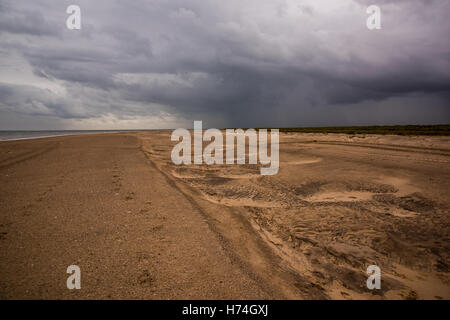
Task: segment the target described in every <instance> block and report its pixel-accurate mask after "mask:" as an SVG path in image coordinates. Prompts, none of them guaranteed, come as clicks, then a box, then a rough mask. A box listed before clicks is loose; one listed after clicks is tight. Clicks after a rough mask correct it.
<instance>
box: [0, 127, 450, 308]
mask: <svg viewBox="0 0 450 320" xmlns="http://www.w3.org/2000/svg"><path fill="white" fill-rule="evenodd" d="M170 133H171V132H170V131H156V132H147V133H135V134H133V133H117V134H95V135H88V136H69V137H56V138H48V139H38V140H27V141H8V142H1V143H0V179H1V184H0V186H1V195H0V203H1V214H0V297H1V298H3V299H5V298H8V299H10V298H15V299H17V298H29V299H41V298H43V299H72V298H73V299H108V298H113V299H115V298H135V299H185V298H186V299H225V298H229V299H260V298H262V299H284V298H287V299H359V298H360V299H417V298H418V299H449V298H450V276H449V272H450V267H449V266H450V225H449V222H450V219H449V209H450V196H449V193H448V190H449V187H450V185H449V183H450V179H449V178H450V139H449V138H446V137H398V136H369V135H357V136H349V135H339V134H328V135H324V134H295V133H291V134H281V136H280V171H279V173H278V174H277V175H275V176H261V175H259V165H220V166H219V165H211V166H207V165H190V166H185V165H184V166H175V165H174V164H173V163H172V162H171V159H170V152H171V149H172V147H173V145H174V143H173V142H171V141H170ZM72 264H75V265H78V266H80V268H81V273H82V284H81V286H82V289H81V290H68V289H67V287H66V279H67V277H68V274H66V268H67V266H69V265H72ZM371 264H376V265H378V266H379V267H380V268H381V272H382V288H381V290H372V291H371V290H368V289H367V287H366V279H367V274H366V268H367V267H368V266H369V265H371Z"/></svg>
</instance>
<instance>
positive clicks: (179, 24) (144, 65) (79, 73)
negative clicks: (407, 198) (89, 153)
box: [0, 0, 450, 127]
mask: <svg viewBox="0 0 450 320" xmlns="http://www.w3.org/2000/svg"><path fill="white" fill-rule="evenodd" d="M375 2H377V3H378V4H379V5H380V6H381V8H382V26H383V27H382V29H381V30H378V31H369V30H368V29H367V28H366V26H365V23H366V18H367V14H366V11H365V9H366V7H367V6H368V5H369V4H373V1H370V2H369V1H365V0H343V1H339V2H337V1H331V0H323V1H313V0H307V1H284V0H283V1H281V0H280V1H278V0H258V1H257V0H251V1H245V2H242V1H237V0H230V1H202V0H186V1H180V0H172V1H150V0H148V1H143V0H142V1H133V2H132V3H126V2H124V1H106V0H100V1H86V0H79V1H77V5H79V6H80V7H81V13H82V30H80V31H74V30H68V29H66V28H65V19H66V17H67V14H66V13H65V10H66V8H67V6H68V5H70V4H72V2H71V1H50V0H39V1H24V0H15V1H2V0H0V47H1V50H0V55H1V59H2V60H3V62H2V63H1V64H0V113H2V112H3V113H5V114H6V113H8V118H14V117H13V116H12V115H13V114H14V113H17V114H18V115H20V116H21V117H23V116H30V117H31V116H36V117H37V116H39V119H42V117H44V118H45V117H46V116H48V117H53V118H54V119H62V120H64V121H66V120H70V119H74V120H76V119H78V120H77V121H78V122H76V123H77V125H80V126H81V127H82V126H83V121H90V122H89V123H95V121H96V120H95V119H102V117H103V118H104V117H112V118H113V119H115V120H114V121H116V122H114V121H113V122H111V123H109V122H108V125H111V126H114V125H115V124H117V125H118V126H121V125H120V123H121V121H122V120H126V121H128V120H129V119H142V121H141V122H139V125H145V123H146V122H145V121H150V120H148V119H157V120H158V121H159V123H162V122H163V121H167V124H168V125H169V124H170V125H173V124H174V123H180V124H181V123H185V121H186V120H188V121H191V120H193V119H200V120H204V121H206V122H207V125H209V126H242V127H252V126H293V125H327V124H330V125H331V124H332V125H347V124H370V123H376V124H380V123H404V122H405V120H407V122H409V123H448V122H449V120H450V108H449V105H448V101H449V99H448V98H449V95H450V43H449V41H448V40H447V39H448V31H449V30H450V22H449V20H448V19H447V13H448V12H449V11H450V10H449V9H450V8H449V2H448V1H437V0H432V1H419V0H408V1H388V0H380V1H375ZM14 70H20V72H18V73H17V72H14ZM1 73H3V75H2V74H1ZM402 116H403V117H402ZM146 119H147V120H146ZM177 119H178V120H177ZM40 121H41V120H40ZM80 121H81V122H80ZM99 121H100V120H99ZM136 121H137V120H136ZM177 121H178V122H177ZM12 122H14V121H12ZM12 122H11V121H10V122H9V123H12ZM18 123H25V122H18ZM86 123H87V122H86ZM123 123H128V122H123ZM150 123H152V122H151V121H150V122H149V125H150ZM0 124H1V123H0ZM99 125H103V124H102V123H100V122H99ZM42 126H43V127H44V126H48V122H47V121H42Z"/></svg>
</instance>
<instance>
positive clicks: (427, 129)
mask: <svg viewBox="0 0 450 320" xmlns="http://www.w3.org/2000/svg"><path fill="white" fill-rule="evenodd" d="M280 132H305V133H346V134H393V135H424V136H450V125H429V126H419V125H408V126H361V127H358V126H357V127H310V128H301V127H299V128H280Z"/></svg>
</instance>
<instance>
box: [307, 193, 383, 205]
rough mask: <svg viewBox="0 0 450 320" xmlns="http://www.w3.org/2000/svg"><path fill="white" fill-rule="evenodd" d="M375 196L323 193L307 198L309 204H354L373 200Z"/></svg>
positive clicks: (371, 194)
mask: <svg viewBox="0 0 450 320" xmlns="http://www.w3.org/2000/svg"><path fill="white" fill-rule="evenodd" d="M373 195H374V194H373V193H372V192H365V191H342V192H337V191H335V192H321V193H316V194H314V195H312V196H309V197H307V198H306V199H305V200H306V201H309V202H354V201H366V200H371V199H372V196H373Z"/></svg>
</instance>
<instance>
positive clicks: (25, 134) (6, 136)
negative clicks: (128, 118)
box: [0, 130, 121, 141]
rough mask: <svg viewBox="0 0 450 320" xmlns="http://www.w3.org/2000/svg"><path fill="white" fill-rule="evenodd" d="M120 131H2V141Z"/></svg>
mask: <svg viewBox="0 0 450 320" xmlns="http://www.w3.org/2000/svg"><path fill="white" fill-rule="evenodd" d="M120 131H121V130H61V131H55V130H52V131H0V141H11V140H25V139H39V138H49V137H59V136H70V135H79V134H89V133H106V132H110V133H112V132H120Z"/></svg>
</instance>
